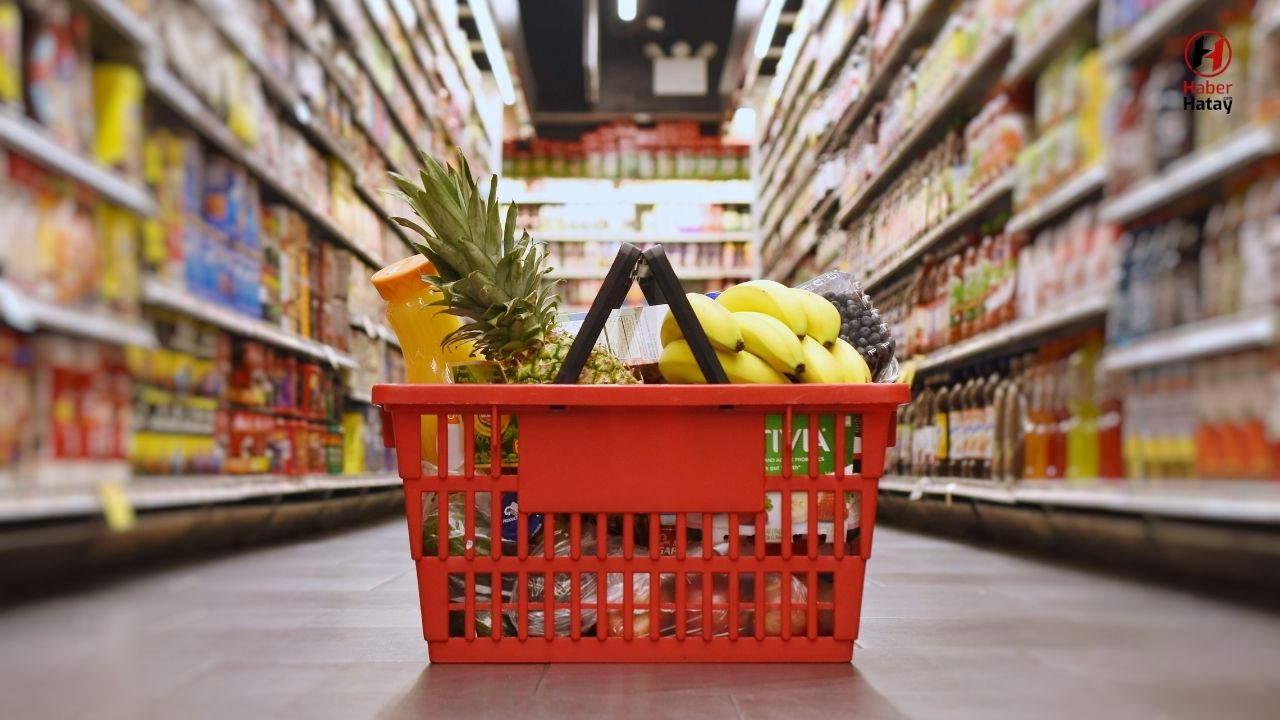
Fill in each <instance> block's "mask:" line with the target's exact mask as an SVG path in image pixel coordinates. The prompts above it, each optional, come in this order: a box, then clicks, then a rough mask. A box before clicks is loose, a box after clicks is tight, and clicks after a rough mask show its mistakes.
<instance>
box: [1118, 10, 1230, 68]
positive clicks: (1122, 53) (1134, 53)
mask: <svg viewBox="0 0 1280 720" xmlns="http://www.w3.org/2000/svg"><path fill="white" fill-rule="evenodd" d="M1207 4H1208V0H1164V2H1161V3H1160V4H1159V5H1156V6H1155V8H1154V9H1152V10H1151V12H1149V13H1147V14H1146V16H1144V17H1143V18H1142V19H1141V20H1139V21H1138V22H1137V23H1136V24H1134V26H1133V27H1131V28H1129V30H1128V32H1126V33H1125V34H1124V35H1123V36H1122V37H1121V38H1119V39H1118V40H1116V41H1115V42H1114V43H1112V44H1110V45H1108V46H1105V47H1104V50H1103V51H1104V53H1105V55H1106V60H1107V62H1108V63H1110V64H1112V65H1118V64H1120V63H1125V62H1132V61H1133V60H1134V59H1135V58H1138V57H1140V56H1141V55H1142V54H1143V53H1146V52H1147V51H1149V50H1152V49H1154V48H1155V47H1157V46H1158V45H1159V44H1160V43H1162V42H1164V40H1165V38H1167V37H1169V34H1170V33H1172V32H1173V30H1174V28H1176V27H1178V25H1179V24H1180V23H1181V22H1182V21H1183V20H1185V19H1187V17H1188V16H1190V15H1191V13H1193V12H1195V11H1196V10H1199V9H1200V8H1202V7H1204V6H1205V5H1207Z"/></svg>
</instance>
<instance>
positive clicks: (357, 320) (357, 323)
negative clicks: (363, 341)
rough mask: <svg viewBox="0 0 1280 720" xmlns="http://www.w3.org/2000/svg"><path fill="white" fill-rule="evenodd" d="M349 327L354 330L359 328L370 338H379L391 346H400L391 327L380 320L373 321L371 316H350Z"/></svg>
mask: <svg viewBox="0 0 1280 720" xmlns="http://www.w3.org/2000/svg"><path fill="white" fill-rule="evenodd" d="M351 327H353V328H355V329H356V330H360V331H361V332H363V333H364V334H365V335H368V336H369V337H370V338H379V339H381V340H382V341H383V342H385V343H388V344H390V345H392V346H393V347H400V340H399V339H398V338H397V337H396V334H395V333H394V332H392V331H391V328H389V327H387V326H386V325H384V324H382V323H380V322H376V321H374V320H373V318H370V317H369V316H368V315H360V316H358V317H356V316H353V317H352V318H351Z"/></svg>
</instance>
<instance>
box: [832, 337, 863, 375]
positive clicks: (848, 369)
mask: <svg viewBox="0 0 1280 720" xmlns="http://www.w3.org/2000/svg"><path fill="white" fill-rule="evenodd" d="M831 357H833V358H835V359H836V362H837V363H839V364H840V367H842V368H844V381H845V382H847V383H869V382H871V368H869V367H867V361H866V360H863V359H862V355H860V354H858V351H857V350H855V349H854V348H853V346H852V345H850V344H849V343H848V342H846V341H845V339H844V338H836V342H835V344H834V345H832V346H831Z"/></svg>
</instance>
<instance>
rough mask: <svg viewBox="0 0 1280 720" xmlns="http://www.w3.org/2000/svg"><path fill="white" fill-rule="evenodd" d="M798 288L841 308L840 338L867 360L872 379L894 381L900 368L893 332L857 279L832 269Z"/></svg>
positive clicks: (879, 381) (882, 381)
mask: <svg viewBox="0 0 1280 720" xmlns="http://www.w3.org/2000/svg"><path fill="white" fill-rule="evenodd" d="M799 287H800V288H802V289H804V290H809V291H811V292H815V293H817V294H819V295H821V296H822V297H824V298H826V299H827V300H830V301H831V303H832V304H833V305H835V306H836V309H837V310H839V311H840V337H842V338H844V340H845V342H847V343H849V344H850V345H852V346H853V347H854V348H855V349H856V350H857V351H858V353H859V354H860V355H862V359H863V360H866V361H867V367H869V368H871V377H872V379H873V380H875V382H878V383H888V382H896V381H897V379H898V372H899V367H898V360H897V357H896V356H895V352H896V350H897V348H896V343H895V342H894V339H893V335H892V334H891V333H890V332H889V326H888V325H887V324H886V323H885V322H884V321H883V320H881V319H880V311H879V310H876V308H875V305H873V304H872V303H871V297H870V296H869V295H867V294H866V293H865V292H863V291H862V286H861V285H859V284H858V281H856V280H854V279H853V277H852V276H850V275H849V274H848V273H845V272H840V271H839V270H832V271H831V272H827V273H823V274H821V275H819V276H817V277H815V278H813V279H812V280H810V281H808V282H806V283H804V284H803V285H800V286H799Z"/></svg>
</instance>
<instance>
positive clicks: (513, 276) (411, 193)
mask: <svg viewBox="0 0 1280 720" xmlns="http://www.w3.org/2000/svg"><path fill="white" fill-rule="evenodd" d="M422 159H423V164H424V168H423V170H422V172H421V179H422V185H421V187H419V186H418V185H417V184H415V183H414V182H413V181H412V180H409V179H408V178H405V177H403V176H401V175H397V174H395V173H392V174H391V175H392V178H393V179H394V180H395V183H396V186H397V188H399V191H398V192H397V193H395V194H396V195H397V196H398V197H400V198H402V199H404V200H405V201H406V202H407V203H408V204H409V206H410V207H411V208H412V209H413V212H414V214H415V215H417V216H418V218H419V219H420V220H421V221H422V222H423V223H425V225H426V227H423V226H422V225H420V224H418V223H417V222H415V221H414V220H411V219H409V218H403V217H396V218H393V219H394V220H395V221H396V222H397V223H399V224H400V225H401V226H403V227H406V228H409V229H410V230H413V231H414V232H416V233H418V234H419V235H421V236H422V241H421V242H418V243H414V246H415V247H416V248H417V249H418V251H419V252H421V253H422V254H423V255H424V256H426V258H427V259H428V260H430V261H431V263H432V265H434V266H435V269H436V274H435V275H427V276H424V277H423V280H424V281H426V282H427V283H428V284H430V285H431V286H432V287H434V288H436V289H437V290H439V291H440V293H441V294H442V295H443V296H444V298H443V299H442V300H441V301H440V304H442V305H445V306H446V309H445V312H448V313H450V314H452V315H457V316H459V317H461V318H463V324H462V326H461V327H460V328H458V329H457V330H455V331H453V332H452V333H450V334H449V335H448V336H447V337H446V338H445V343H446V345H452V344H457V343H463V342H467V341H470V342H472V343H474V345H475V348H476V351H477V352H479V353H480V355H481V356H483V357H484V358H485V359H486V360H490V361H493V362H495V363H497V364H498V365H499V366H500V367H501V368H502V370H503V373H504V375H505V376H506V378H507V380H508V382H515V383H549V382H552V381H553V380H555V377H556V373H557V372H559V370H560V366H561V365H562V364H563V363H564V359H565V356H566V355H567V354H568V352H569V346H570V345H572V344H573V337H571V336H570V335H569V334H568V333H565V332H563V331H561V330H558V329H556V327H555V324H556V312H557V310H558V309H559V298H557V297H556V294H555V292H554V284H553V283H550V282H547V280H546V275H547V273H548V272H550V268H549V267H548V266H547V250H546V247H545V246H540V245H538V244H536V243H534V241H533V239H532V238H530V237H529V233H527V232H522V233H521V234H520V237H519V238H517V237H516V236H515V230H516V206H515V205H514V204H512V205H511V207H509V208H508V209H507V217H506V222H505V223H503V222H500V220H499V218H498V198H497V191H498V178H497V176H496V175H495V176H493V178H492V179H491V181H490V184H489V200H488V202H487V203H486V202H485V201H484V200H482V199H481V197H480V191H479V187H478V185H477V182H476V180H475V179H474V178H473V177H472V175H471V168H470V166H469V165H468V164H467V160H466V158H465V157H463V156H462V153H461V152H459V153H458V165H459V166H460V167H461V173H459V172H458V171H456V170H454V169H453V168H446V167H444V166H442V165H441V164H440V163H438V162H436V161H435V160H434V159H432V158H431V157H428V156H427V155H426V154H425V153H424V154H423V156H422ZM578 382H580V383H582V384H593V385H600V384H617V385H627V384H632V383H635V382H637V380H636V377H635V375H634V374H633V373H632V372H631V371H630V370H629V369H628V368H627V367H626V365H625V364H624V363H623V362H622V360H620V359H618V358H617V357H615V356H614V355H613V354H611V353H610V352H608V351H607V350H606V349H605V348H602V347H600V346H597V347H595V348H594V349H593V350H592V351H591V355H590V356H589V357H588V359H587V364H586V366H585V367H584V368H583V370H582V375H581V376H580V377H579V380H578Z"/></svg>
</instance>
